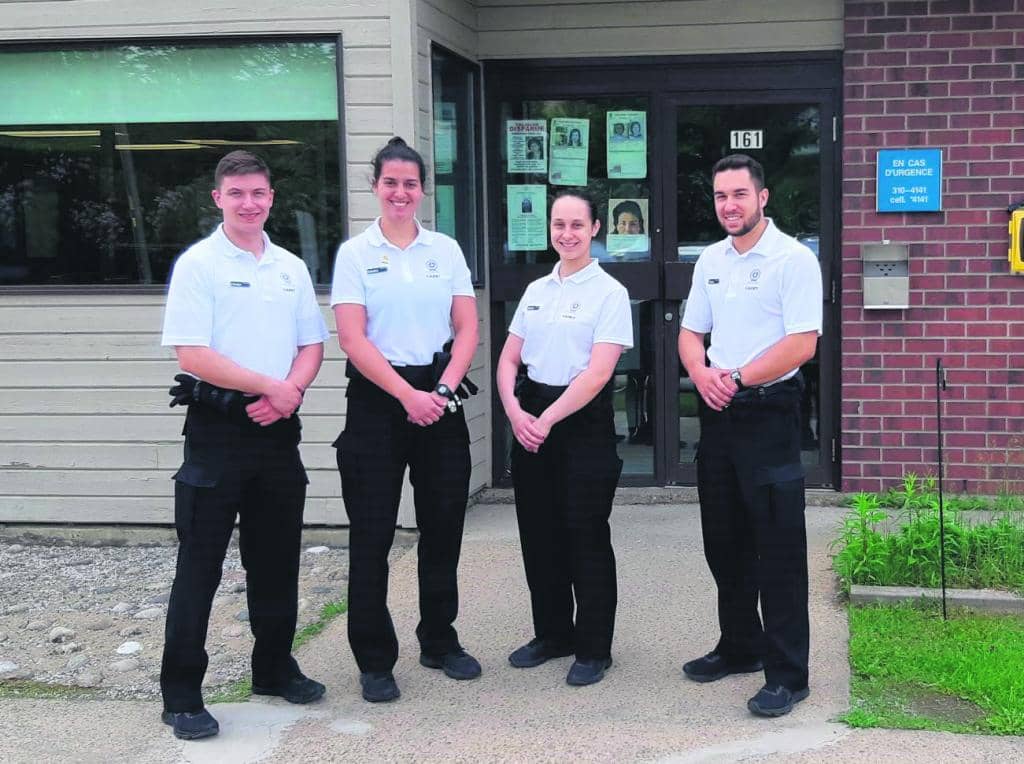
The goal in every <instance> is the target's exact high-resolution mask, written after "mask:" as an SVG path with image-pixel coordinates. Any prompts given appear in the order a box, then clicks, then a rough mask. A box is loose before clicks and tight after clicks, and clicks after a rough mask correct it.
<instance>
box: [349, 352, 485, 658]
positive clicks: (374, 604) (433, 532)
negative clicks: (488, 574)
mask: <svg viewBox="0 0 1024 764" xmlns="http://www.w3.org/2000/svg"><path fill="white" fill-rule="evenodd" d="M397 370H398V371H399V373H400V374H402V376H403V377H404V378H405V379H406V380H407V381H408V382H409V383H410V384H412V385H413V387H415V388H417V389H419V390H432V389H433V388H434V382H433V379H432V373H431V369H430V367H429V366H423V367H408V366H407V367H401V368H399V369H397ZM346 396H347V398H348V407H347V408H346V414H345V430H344V431H343V432H342V433H341V435H340V436H339V437H338V439H337V440H336V441H335V442H334V446H335V447H336V448H337V457H338V471H339V472H340V474H341V495H342V497H343V498H344V500H345V511H346V512H347V513H348V518H349V577H348V639H349V644H350V645H351V647H352V653H353V654H354V655H355V659H356V664H357V665H358V666H359V670H360V671H362V672H367V671H373V672H383V671H390V670H391V669H392V667H394V665H395V662H396V661H397V660H398V638H397V636H396V634H395V627H394V624H393V623H392V620H391V614H390V612H389V611H388V605H387V595H388V552H389V551H390V550H391V545H392V543H393V542H394V539H395V525H396V523H397V521H398V506H399V503H400V501H401V497H402V478H403V476H404V474H405V469H406V467H407V466H408V468H409V482H410V483H411V484H412V488H413V502H414V504H415V507H416V525H417V528H418V529H419V542H418V546H417V553H418V558H419V571H418V572H419V598H420V622H419V624H418V625H417V627H416V636H417V638H418V639H419V643H420V650H421V651H422V652H423V653H425V654H427V655H435V656H437V655H443V654H444V653H447V652H450V651H452V650H456V649H458V648H459V647H460V645H459V638H458V634H457V633H456V631H455V627H454V626H453V624H454V623H455V619H456V616H457V615H458V612H459V589H458V578H457V569H458V564H459V555H460V553H461V551H462V528H463V524H464V522H465V518H466V502H467V500H468V498H469V476H470V471H471V469H472V466H471V462H470V455H469V430H468V429H467V427H466V417H465V414H464V413H463V409H461V408H460V409H458V410H457V411H456V412H455V413H451V412H446V413H445V414H444V416H442V417H441V419H440V420H438V421H437V422H435V423H434V424H432V425H430V426H428V427H421V426H419V425H416V424H412V423H411V422H409V421H408V419H407V415H406V413H405V409H404V408H402V405H401V404H400V403H399V402H398V401H397V400H396V399H395V398H393V397H392V396H391V395H389V394H388V393H386V392H384V391H383V390H381V389H380V388H379V387H377V386H376V385H374V384H373V383H372V382H370V381H368V380H367V379H365V378H364V377H362V376H360V375H358V374H355V375H353V376H352V378H351V379H350V380H349V384H348V392H347V393H346Z"/></svg>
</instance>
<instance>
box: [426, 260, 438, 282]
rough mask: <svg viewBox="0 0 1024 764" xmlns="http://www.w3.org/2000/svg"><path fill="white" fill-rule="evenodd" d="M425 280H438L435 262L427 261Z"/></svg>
mask: <svg viewBox="0 0 1024 764" xmlns="http://www.w3.org/2000/svg"><path fill="white" fill-rule="evenodd" d="M427 278H428V279H438V278H441V274H439V273H438V272H437V260H427Z"/></svg>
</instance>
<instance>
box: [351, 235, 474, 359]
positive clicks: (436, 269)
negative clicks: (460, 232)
mask: <svg viewBox="0 0 1024 764" xmlns="http://www.w3.org/2000/svg"><path fill="white" fill-rule="evenodd" d="M416 227H417V229H418V230H419V233H417V234H416V238H415V239H414V240H413V242H412V244H410V245H409V246H408V247H406V248H405V249H399V248H398V247H396V246H395V245H394V244H392V243H391V242H390V241H388V240H387V238H385V236H384V233H383V232H382V231H381V230H380V218H377V220H375V221H374V222H373V223H372V224H371V225H370V227H369V228H367V229H366V230H365V231H363V232H362V233H361V234H359V235H358V236H353V237H352V238H351V239H349V240H348V241H346V242H345V243H344V244H342V245H341V246H340V247H338V255H337V258H336V259H335V261H334V282H333V284H332V285H331V307H334V306H335V305H338V304H341V303H348V304H354V305H362V306H364V307H365V308H366V336H367V338H368V339H369V340H370V342H372V343H373V344H374V346H375V347H376V348H377V349H378V350H379V351H380V352H381V355H383V356H384V357H385V358H386V359H387V360H388V361H389V362H390V363H392V364H395V365H396V366H425V365H427V364H429V363H430V362H431V361H432V360H433V357H434V353H436V352H437V351H438V350H440V349H441V346H442V345H444V343H445V342H447V341H448V340H449V339H451V337H452V327H451V317H452V298H453V297H455V296H460V297H475V296H476V295H475V293H474V292H473V279H472V277H471V276H470V273H469V266H467V265H466V258H465V256H464V255H463V254H462V250H461V249H460V248H459V244H458V242H456V241H455V240H454V239H452V238H451V237H449V236H445V235H444V234H443V233H437V232H436V231H428V230H426V229H425V228H424V227H423V226H421V225H420V223H419V221H416Z"/></svg>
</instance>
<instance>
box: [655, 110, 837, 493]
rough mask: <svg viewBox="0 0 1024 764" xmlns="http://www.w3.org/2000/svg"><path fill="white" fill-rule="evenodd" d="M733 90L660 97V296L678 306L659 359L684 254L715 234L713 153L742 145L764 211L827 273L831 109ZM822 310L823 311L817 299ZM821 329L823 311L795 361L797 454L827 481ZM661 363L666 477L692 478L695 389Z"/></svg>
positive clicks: (682, 289) (687, 271)
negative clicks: (663, 157) (801, 358)
mask: <svg viewBox="0 0 1024 764" xmlns="http://www.w3.org/2000/svg"><path fill="white" fill-rule="evenodd" d="M736 100H738V99H737V97H736V96H733V97H732V99H731V102H729V103H713V102H708V101H706V100H704V101H703V102H702V99H700V98H694V97H692V96H690V97H679V98H670V99H668V101H667V102H666V111H667V115H666V116H667V117H668V119H667V122H668V125H669V127H670V134H669V136H668V140H669V141H670V151H671V154H672V156H673V158H674V161H672V162H670V163H666V165H667V169H668V170H669V171H670V172H671V176H670V177H667V178H666V179H665V197H664V203H665V205H666V208H667V210H666V211H667V215H666V218H665V220H666V226H665V227H666V236H665V251H664V253H663V255H664V263H665V274H666V278H665V298H666V300H667V301H668V302H669V303H672V302H674V301H676V300H678V301H679V303H678V310H677V311H674V312H675V313H677V314H679V315H675V316H674V317H673V320H672V321H671V322H670V326H669V327H667V329H668V331H666V333H665V343H666V344H665V353H664V355H665V358H666V359H668V358H669V357H670V351H671V350H674V349H675V346H676V341H677V339H678V329H679V318H680V315H681V311H682V310H683V308H684V307H685V300H686V296H687V293H688V291H689V286H690V277H691V276H692V273H693V264H694V263H695V262H696V261H697V258H698V257H699V255H700V253H701V251H702V250H703V249H704V247H706V246H707V245H708V244H710V243H712V242H715V241H718V240H720V239H722V238H723V236H724V233H723V231H722V229H721V227H720V225H719V223H718V220H717V218H716V215H715V209H714V200H713V198H712V197H713V194H712V181H711V175H710V172H711V167H712V166H713V165H714V163H715V162H716V161H717V160H718V159H720V158H721V157H723V156H725V155H727V154H730V153H746V154H749V155H751V156H753V157H754V158H755V159H757V160H758V161H759V162H760V163H761V164H762V165H763V166H764V168H765V175H766V178H765V182H766V186H767V188H768V190H769V198H768V205H767V208H766V210H765V214H766V216H768V217H770V218H771V219H772V220H773V221H774V222H775V225H776V226H778V228H779V229H780V230H781V231H783V232H785V233H788V234H789V235H791V236H793V237H794V238H796V239H797V240H799V241H800V242H802V243H803V244H805V245H806V246H807V247H809V248H810V249H811V250H812V251H813V252H814V253H815V254H816V255H817V256H818V257H819V262H822V263H823V265H822V271H823V275H822V278H823V279H824V283H825V284H826V285H828V284H829V283H830V280H831V267H830V265H831V258H830V257H829V255H830V254H831V252H832V248H831V246H829V245H828V242H830V241H831V236H832V234H833V233H834V231H833V230H832V225H831V212H832V204H831V199H832V197H831V196H830V195H829V194H828V191H829V184H828V183H826V182H825V178H826V176H825V173H823V140H822V132H823V131H822V120H823V116H824V117H825V118H826V120H827V127H828V131H827V132H828V134H829V135H828V137H831V135H830V134H831V115H830V114H824V115H823V111H824V108H823V104H822V103H820V102H819V101H817V100H812V99H805V100H796V101H794V100H790V99H789V98H787V97H786V94H779V95H777V96H776V99H775V100H770V101H767V102H766V101H763V100H757V101H752V102H747V103H737V102H736ZM827 143H831V142H830V141H827ZM826 153H827V152H826ZM823 213H824V214H823ZM826 221H827V224H826ZM823 241H825V242H826V244H825V245H824V246H823V244H822V242H823ZM823 250H824V252H825V257H824V259H822V252H823ZM823 292H824V294H825V295H826V301H827V302H828V301H829V300H830V298H831V294H830V292H831V290H830V289H827V288H826V289H824V290H823ZM824 312H825V314H826V315H827V314H828V313H829V310H828V309H827V307H826V309H825V311H824ZM666 316H668V313H666ZM830 330H831V321H830V320H827V321H826V335H825V336H824V337H823V338H822V341H821V342H820V343H819V349H818V353H817V355H816V356H815V358H813V359H812V360H811V361H809V362H808V363H807V364H805V365H804V366H803V367H802V369H801V372H802V374H803V376H804V380H805V383H806V388H805V390H804V396H803V401H802V405H801V428H802V445H803V449H802V453H803V462H804V465H805V466H806V468H807V470H808V476H809V478H810V479H809V481H808V482H809V483H811V484H818V485H827V484H830V483H831V480H830V473H831V463H832V448H831V444H832V427H833V422H832V417H831V406H830V405H829V404H830V401H829V396H827V395H826V396H825V399H824V401H823V396H822V389H823V385H822V378H823V376H826V371H825V370H827V369H829V368H830V363H831V359H832V357H833V355H832V347H831V343H830V339H831V336H830V335H829V334H828V332H829V331H830ZM664 371H665V376H664V377H663V380H664V381H663V384H664V385H665V387H666V390H667V391H670V394H669V395H668V396H666V406H665V414H666V419H667V421H669V422H674V423H678V424H677V427H673V426H669V427H668V428H667V430H668V431H667V432H666V433H665V438H666V441H665V443H664V447H665V450H666V453H672V452H675V454H676V457H675V459H674V460H673V463H672V464H671V466H670V468H669V479H670V481H671V482H679V483H692V482H695V481H696V465H695V460H696V453H697V445H698V443H699V440H700V427H699V423H698V418H697V396H698V393H697V391H696V389H695V388H694V385H693V383H692V382H691V381H690V379H689V377H688V376H687V374H686V371H685V370H684V369H683V368H682V365H681V364H680V363H679V362H678V358H677V359H675V361H674V362H669V363H667V364H666V368H665V369H664ZM829 376H830V375H829ZM826 389H830V388H826ZM823 403H824V404H825V405H823ZM673 409H674V411H673ZM676 430H678V432H677V431H676Z"/></svg>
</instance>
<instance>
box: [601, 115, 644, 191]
mask: <svg viewBox="0 0 1024 764" xmlns="http://www.w3.org/2000/svg"><path fill="white" fill-rule="evenodd" d="M605 132H606V135H605V138H606V139H607V141H608V144H607V154H608V156H607V159H608V177H609V178H646V177H647V112H645V111H610V112H608V113H607V116H606V122H605Z"/></svg>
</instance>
